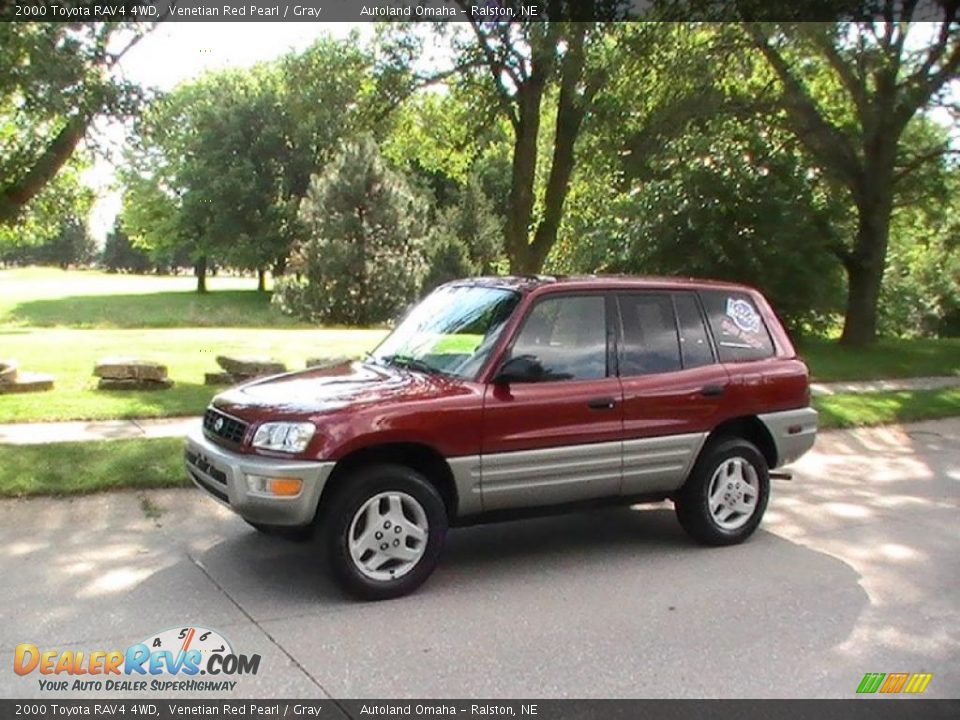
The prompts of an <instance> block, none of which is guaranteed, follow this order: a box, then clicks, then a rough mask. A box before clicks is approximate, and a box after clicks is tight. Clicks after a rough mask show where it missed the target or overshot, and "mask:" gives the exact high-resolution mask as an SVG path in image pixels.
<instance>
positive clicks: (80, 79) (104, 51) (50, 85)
mask: <svg viewBox="0 0 960 720" xmlns="http://www.w3.org/2000/svg"><path fill="white" fill-rule="evenodd" d="M150 29H151V25H150V24H149V23H144V24H138V23H124V22H109V23H108V22H102V23H60V22H52V23H46V22H36V23H19V22H17V23H13V22H9V23H0V225H10V224H13V223H14V222H15V221H17V220H18V218H19V217H20V216H21V214H22V213H23V211H24V208H26V207H27V205H28V204H29V203H30V202H31V201H32V200H34V199H35V198H37V197H38V195H40V194H41V193H42V192H43V190H44V188H46V187H47V186H48V185H49V184H50V183H51V182H52V181H53V180H54V178H56V176H57V173H58V172H59V171H60V169H61V168H62V167H64V165H66V164H67V162H68V161H69V160H70V157H71V156H72V155H73V152H74V150H75V149H76V148H77V145H78V144H79V143H80V141H81V140H82V139H83V138H84V136H85V135H86V134H87V131H88V129H89V127H90V125H91V123H92V122H93V120H94V118H96V117H97V116H98V115H100V114H112V115H126V114H128V113H130V112H131V111H133V110H134V109H135V108H136V106H137V103H138V101H139V98H140V92H139V89H138V88H137V87H136V86H135V85H132V84H130V83H128V82H125V81H123V80H122V79H120V78H119V77H118V76H117V75H116V74H115V72H114V68H115V66H116V64H117V62H118V61H119V60H120V58H121V57H123V55H124V53H125V52H126V51H127V50H129V49H130V48H131V47H132V46H133V45H134V44H135V43H136V42H137V41H138V40H139V39H140V38H141V37H143V35H144V33H146V32H148V31H149V30H150Z"/></svg>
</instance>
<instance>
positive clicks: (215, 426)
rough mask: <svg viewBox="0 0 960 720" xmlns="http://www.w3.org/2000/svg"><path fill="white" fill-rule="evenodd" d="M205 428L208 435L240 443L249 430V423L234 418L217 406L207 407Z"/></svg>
mask: <svg viewBox="0 0 960 720" xmlns="http://www.w3.org/2000/svg"><path fill="white" fill-rule="evenodd" d="M203 430H204V432H206V433H207V434H208V435H213V436H214V437H218V438H221V439H222V440H226V441H227V442H231V443H235V444H237V445H239V444H240V443H241V442H243V436H244V435H245V434H246V432H247V423H245V422H243V421H241V420H237V419H236V418H232V417H230V416H229V415H227V414H226V413H222V412H220V411H219V410H216V409H215V408H207V411H206V412H205V413H204V414H203Z"/></svg>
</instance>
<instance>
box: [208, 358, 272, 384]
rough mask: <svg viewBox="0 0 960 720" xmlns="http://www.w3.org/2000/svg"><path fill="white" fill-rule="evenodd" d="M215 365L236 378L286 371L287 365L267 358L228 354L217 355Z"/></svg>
mask: <svg viewBox="0 0 960 720" xmlns="http://www.w3.org/2000/svg"><path fill="white" fill-rule="evenodd" d="M217 365H219V366H220V367H222V368H223V369H224V370H225V371H226V372H228V373H230V374H231V375H233V376H234V377H235V378H238V379H249V378H255V377H260V376H261V375H277V374H278V373H283V372H286V371H287V366H286V365H284V364H283V363H282V362H278V361H276V360H271V359H269V358H268V359H264V358H236V357H230V356H229V355H217Z"/></svg>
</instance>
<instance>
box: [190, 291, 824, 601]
mask: <svg viewBox="0 0 960 720" xmlns="http://www.w3.org/2000/svg"><path fill="white" fill-rule="evenodd" d="M816 429H817V413H816V411H815V410H813V409H812V408H811V407H810V391H809V377H808V371H807V367H806V365H805V364H804V363H803V362H802V361H801V360H800V359H799V358H798V357H797V354H796V352H795V351H794V348H793V345H792V344H791V342H790V339H789V338H788V336H787V334H786V332H784V330H783V327H782V326H781V324H780V322H779V321H778V320H777V318H776V316H775V315H774V313H773V311H772V310H771V308H770V306H769V304H768V303H767V301H766V300H765V299H764V298H763V296H762V295H761V294H760V293H759V292H757V291H756V290H753V289H751V288H748V287H744V286H741V285H734V284H727V283H717V282H706V281H694V280H679V279H660V278H628V277H589V278H553V277H539V276H538V277H516V278H504V277H497V278H480V279H471V280H463V281H458V282H452V283H449V284H446V285H443V286H441V287H440V288H438V289H437V290H435V291H434V292H433V293H431V294H430V295H429V296H427V297H426V298H425V299H424V300H423V301H422V302H420V303H419V304H418V305H417V306H416V307H414V308H413V309H412V310H411V311H410V312H409V313H408V314H407V316H406V317H405V318H404V319H403V320H402V321H401V322H400V323H399V324H398V325H397V327H396V328H395V329H394V330H393V332H391V333H390V334H389V335H388V336H387V338H386V339H385V340H383V342H382V343H381V344H380V345H379V347H377V349H376V350H374V351H373V352H372V353H369V354H368V355H367V357H366V359H365V360H362V361H356V362H349V363H344V364H341V365H338V366H335V367H328V368H324V369H311V370H305V371H301V372H294V373H288V374H284V375H277V376H274V377H269V378H265V379H260V380H256V381H253V382H249V383H247V384H245V385H242V386H239V387H236V388H233V389H230V390H228V391H226V392H224V393H222V394H220V395H218V396H217V397H215V398H214V399H213V402H212V404H211V405H210V407H209V408H208V409H207V411H206V414H205V416H204V418H203V424H202V428H199V427H198V429H197V431H196V432H195V433H194V434H192V435H191V436H190V437H189V438H188V440H187V446H186V466H187V470H188V472H189V473H190V476H191V477H192V478H193V481H194V482H195V483H196V485H197V486H198V487H199V488H201V489H202V490H204V491H205V492H206V493H207V494H209V495H211V496H212V497H214V498H216V499H217V500H218V501H220V502H221V503H223V504H225V505H227V506H228V507H229V508H230V509H232V510H233V511H235V512H236V513H238V514H239V515H240V516H241V517H242V518H244V519H245V520H246V521H247V522H248V523H249V524H251V525H252V526H253V527H255V528H257V529H258V530H261V531H263V532H270V533H276V534H284V535H307V534H312V533H313V532H314V531H318V532H319V533H320V535H321V536H322V538H323V543H324V545H325V547H326V551H327V555H328V557H329V559H330V565H331V567H332V570H333V571H334V574H335V576H336V577H337V578H338V580H339V581H340V582H341V584H342V585H343V586H344V587H345V588H346V589H347V590H348V591H350V592H352V593H354V594H356V595H359V596H361V597H364V598H369V599H382V598H388V597H395V596H398V595H402V594H404V593H408V592H410V591H412V590H413V589H415V588H416V587H418V586H419V585H420V584H421V583H423V582H424V580H426V578H427V577H428V576H429V575H430V573H431V572H432V571H433V569H434V567H435V566H436V564H437V560H438V558H439V555H440V549H441V546H442V545H443V542H444V537H445V535H446V533H447V530H448V528H449V527H450V526H455V525H466V524H471V523H477V522H488V521H492V520H495V519H503V518H507V517H516V516H517V515H519V514H523V513H524V512H529V511H531V510H534V509H536V510H540V511H542V510H543V509H544V508H547V509H552V510H558V511H559V510H567V509H572V508H578V507H583V506H589V505H594V504H599V503H623V504H634V503H640V502H658V501H663V500H671V501H672V502H673V503H674V505H675V508H676V513H677V517H678V518H679V521H680V523H681V524H682V526H683V527H684V528H685V529H686V530H687V532H688V533H689V534H690V535H691V536H692V537H693V538H694V539H696V540H697V541H699V542H701V543H705V544H708V545H730V544H734V543H739V542H742V541H743V540H745V539H746V538H748V537H749V536H750V535H751V534H752V533H753V532H754V530H756V528H757V525H758V524H759V523H760V520H761V518H762V516H763V513H764V510H765V508H766V506H767V500H768V498H769V495H770V474H771V470H772V469H774V468H778V467H780V466H782V465H784V464H786V463H790V462H792V461H793V460H796V459H797V458H798V457H800V456H801V455H802V454H803V453H805V452H806V451H807V450H808V449H809V448H810V447H811V446H812V445H813V442H814V437H815V435H816Z"/></svg>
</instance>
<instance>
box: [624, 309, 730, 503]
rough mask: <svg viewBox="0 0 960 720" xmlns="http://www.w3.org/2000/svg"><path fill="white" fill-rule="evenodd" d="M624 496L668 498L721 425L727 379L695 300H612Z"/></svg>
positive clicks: (701, 312)
mask: <svg viewBox="0 0 960 720" xmlns="http://www.w3.org/2000/svg"><path fill="white" fill-rule="evenodd" d="M617 308H618V310H619V321H618V328H617V331H618V363H619V371H620V380H621V383H622V386H623V439H624V446H623V493H624V494H625V495H642V494H645V493H657V492H664V491H671V490H675V489H676V488H678V487H679V486H680V485H681V484H682V483H683V481H684V479H685V478H686V476H687V474H688V472H689V470H690V467H691V466H692V464H693V462H694V460H695V459H696V456H697V454H698V453H699V451H700V448H701V446H702V444H703V441H704V440H705V439H706V436H707V434H708V433H709V432H710V430H711V429H712V428H713V427H715V426H716V425H717V424H718V423H719V422H720V421H721V419H722V414H723V402H724V394H725V393H727V392H728V384H729V378H728V374H727V371H726V370H725V369H724V367H723V365H721V364H720V363H718V362H717V358H716V352H715V348H714V346H713V343H712V341H711V338H710V334H709V333H708V331H707V329H706V324H705V321H704V315H703V311H702V308H701V305H700V302H699V299H698V298H697V296H696V294H695V293H693V292H676V291H670V292H667V291H662V292H661V291H650V292H647V291H643V292H622V293H618V295H617Z"/></svg>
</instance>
